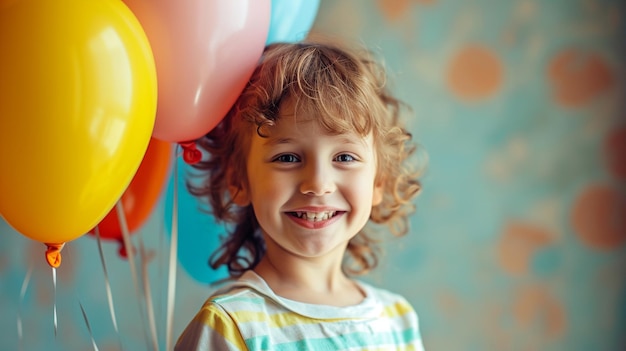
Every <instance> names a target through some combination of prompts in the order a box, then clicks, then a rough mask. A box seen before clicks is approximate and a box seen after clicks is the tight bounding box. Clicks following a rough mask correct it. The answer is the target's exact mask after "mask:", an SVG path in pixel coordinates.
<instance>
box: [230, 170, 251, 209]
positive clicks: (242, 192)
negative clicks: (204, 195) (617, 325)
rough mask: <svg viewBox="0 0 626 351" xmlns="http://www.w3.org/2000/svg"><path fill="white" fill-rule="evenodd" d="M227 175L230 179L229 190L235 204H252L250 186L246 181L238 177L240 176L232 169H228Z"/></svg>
mask: <svg viewBox="0 0 626 351" xmlns="http://www.w3.org/2000/svg"><path fill="white" fill-rule="evenodd" d="M226 176H227V177H228V178H227V179H229V180H230V181H229V182H228V183H229V184H228V192H229V194H230V198H231V199H233V202H234V203H235V205H237V206H240V207H245V206H248V205H249V204H250V195H249V194H248V190H247V189H248V187H246V184H244V183H245V182H243V181H241V180H240V179H237V178H239V177H237V176H236V175H235V172H234V171H233V170H232V169H229V170H228V172H227V173H226Z"/></svg>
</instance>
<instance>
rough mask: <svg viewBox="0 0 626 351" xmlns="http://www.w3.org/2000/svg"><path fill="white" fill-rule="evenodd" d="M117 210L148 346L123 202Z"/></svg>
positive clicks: (118, 204)
mask: <svg viewBox="0 0 626 351" xmlns="http://www.w3.org/2000/svg"><path fill="white" fill-rule="evenodd" d="M115 210H116V213H117V218H118V220H119V222H120V229H121V232H122V238H123V240H124V246H126V249H127V250H126V252H127V254H128V263H129V264H130V273H131V276H132V277H133V284H134V285H135V293H136V294H137V299H138V300H139V302H140V303H139V304H138V306H139V314H140V316H141V319H142V322H143V328H142V329H143V334H144V338H145V339H146V344H149V338H148V333H147V332H146V328H145V326H146V324H145V316H144V313H143V312H144V311H143V304H141V291H140V288H139V280H138V278H137V269H136V268H135V253H134V252H133V250H132V248H131V245H132V243H131V241H130V232H129V231H128V223H127V222H126V215H125V214H124V207H123V205H122V201H121V200H120V201H118V202H117V204H115Z"/></svg>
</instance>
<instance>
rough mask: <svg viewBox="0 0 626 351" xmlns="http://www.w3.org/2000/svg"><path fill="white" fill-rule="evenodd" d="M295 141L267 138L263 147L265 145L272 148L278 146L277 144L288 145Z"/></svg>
mask: <svg viewBox="0 0 626 351" xmlns="http://www.w3.org/2000/svg"><path fill="white" fill-rule="evenodd" d="M294 140H295V139H293V138H272V137H270V138H267V140H265V142H264V143H263V145H267V146H274V145H278V144H290V143H293V142H294Z"/></svg>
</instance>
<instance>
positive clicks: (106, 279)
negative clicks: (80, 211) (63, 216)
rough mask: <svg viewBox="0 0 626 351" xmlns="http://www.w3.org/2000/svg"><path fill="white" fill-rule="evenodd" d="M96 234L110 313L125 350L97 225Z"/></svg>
mask: <svg viewBox="0 0 626 351" xmlns="http://www.w3.org/2000/svg"><path fill="white" fill-rule="evenodd" d="M94 232H95V234H96V241H97V242H98V252H99V253H100V262H101V263H102V270H103V271H104V286H105V288H106V292H107V300H108V303H109V313H110V314H111V320H112V321H113V328H114V329H115V333H116V334H117V340H118V342H119V344H120V351H122V350H124V348H123V347H122V338H121V336H120V331H119V329H118V327H117V318H116V317H115V305H114V303H113V293H111V283H110V281H109V273H108V271H107V265H106V262H105V260H104V253H103V252H102V240H101V238H100V227H99V226H96V228H95V230H94Z"/></svg>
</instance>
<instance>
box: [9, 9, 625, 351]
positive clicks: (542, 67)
mask: <svg viewBox="0 0 626 351" xmlns="http://www.w3.org/2000/svg"><path fill="white" fill-rule="evenodd" d="M625 16H626V3H624V2H623V1H620V0H553V1H537V0H503V1H492V0H463V1H461V0H367V1H366V0H322V1H321V2H320V4H319V9H317V15H316V16H315V22H314V24H313V26H312V29H311V31H310V33H309V35H311V36H316V35H318V36H326V37H332V38H338V39H345V40H350V41H356V42H359V43H362V44H364V45H366V46H367V47H369V48H370V49H372V50H373V51H374V52H376V53H377V54H378V56H379V57H381V58H383V59H384V62H385V65H386V67H387V70H388V72H389V77H390V79H389V83H390V87H391V89H392V91H393V92H394V93H395V94H396V95H397V96H398V97H400V98H401V99H402V100H404V101H405V102H406V103H408V105H409V106H411V108H412V109H413V116H412V119H411V120H409V121H408V126H409V129H410V130H411V132H412V133H413V135H414V136H415V139H416V141H418V142H419V144H420V146H421V147H422V148H423V150H424V151H425V152H426V153H427V154H428V156H429V164H428V168H427V170H426V172H425V174H424V177H423V179H422V182H423V187H424V189H423V192H422V194H421V195H420V197H419V198H418V199H417V200H416V205H417V212H416V214H415V215H414V216H413V217H412V221H411V230H410V233H409V234H408V235H407V236H405V237H403V238H399V239H394V240H391V241H389V242H387V243H386V245H385V248H386V252H387V255H386V256H385V257H384V259H383V261H382V263H381V266H380V267H379V268H378V269H377V270H376V271H375V272H373V273H372V274H370V275H369V276H367V277H365V278H364V279H365V280H367V281H370V282H372V283H374V284H376V285H380V286H382V287H385V288H388V289H390V290H392V291H396V292H399V293H401V294H403V295H404V296H406V297H407V299H408V300H409V301H410V302H411V303H412V304H413V305H414V307H415V309H416V310H417V312H418V314H419V317H420V326H421V332H422V336H423V340H424V344H425V347H426V349H427V350H429V351H432V350H523V351H526V350H602V351H621V350H626V118H625V117H626V99H624V97H625V96H626V91H625V82H626V79H625V78H626V64H625V63H626V60H625V59H626V56H625V54H626V20H625ZM176 163H177V165H176V167H175V168H176V169H179V170H182V171H184V170H185V166H184V165H182V162H181V161H180V160H176ZM10 171H11V170H10V169H3V172H10ZM179 173H180V172H179ZM179 176H180V174H179ZM175 179H178V178H176V177H174V176H173V175H172V176H171V178H170V181H169V183H168V185H167V189H166V190H165V189H164V190H163V193H162V195H161V197H160V198H159V200H158V203H157V205H156V206H155V208H154V210H153V211H152V212H151V214H150V216H149V218H148V220H147V221H146V222H145V224H144V225H142V226H141V227H140V228H138V229H137V230H136V231H135V232H134V235H133V236H132V239H133V243H134V245H133V246H134V247H135V254H136V255H135V258H136V260H135V261H136V268H135V269H136V275H137V282H138V283H139V286H138V284H137V283H136V281H135V280H133V272H132V269H131V264H130V262H129V260H128V259H127V258H124V257H122V256H120V255H119V253H118V250H119V248H120V245H119V243H116V242H114V241H106V240H103V241H102V252H103V255H102V256H101V255H100V253H99V249H98V241H97V240H96V239H95V237H94V236H93V235H85V236H83V237H80V238H78V239H76V240H74V241H71V242H69V243H68V244H67V245H66V247H65V248H64V250H63V263H62V265H61V267H59V269H58V270H57V279H56V288H55V286H54V282H53V275H52V273H51V269H50V267H49V266H48V265H47V264H46V263H45V260H44V259H43V253H44V251H45V247H44V246H43V245H42V244H41V243H39V242H36V241H32V240H30V239H27V238H26V237H24V236H22V235H20V234H19V233H17V232H16V231H15V230H13V229H12V228H11V227H10V226H9V225H8V224H7V223H5V222H2V221H0V311H2V313H0V340H2V343H0V350H18V349H23V350H90V349H94V346H93V345H92V341H91V338H92V336H93V340H95V343H96V344H97V347H98V348H99V350H104V351H112V350H119V349H125V350H155V349H156V348H155V347H154V346H153V345H152V341H151V340H152V336H151V334H152V332H151V329H150V321H153V322H154V325H153V330H156V332H157V339H158V344H159V348H160V349H165V348H166V346H164V345H165V340H166V315H167V306H170V304H169V303H168V300H167V299H168V295H167V288H168V285H167V284H168V271H167V270H168V268H167V267H168V266H167V265H168V259H169V243H170V234H169V232H170V231H171V230H170V229H169V228H171V211H172V209H171V207H172V196H173V195H172V192H173V184H174V182H175ZM178 180H179V181H180V179H178ZM180 184H182V183H180ZM179 191H183V190H179ZM0 196H1V195H0ZM181 196H184V195H181ZM180 206H181V207H182V206H184V205H183V204H181V205H180ZM190 206H192V209H191V210H189V211H187V210H185V209H184V208H183V209H180V211H181V213H180V217H179V222H180V223H181V224H180V225H181V227H180V230H179V236H180V237H179V242H178V244H179V251H178V255H179V258H178V260H179V264H178V270H177V275H176V280H175V287H176V295H175V303H174V305H173V306H174V310H173V326H172V335H173V338H174V339H175V338H177V337H178V335H179V334H180V332H181V331H182V330H183V328H184V327H185V326H186V324H187V322H188V321H189V320H190V319H191V318H192V317H193V315H194V314H195V313H196V311H197V310H198V309H199V307H200V306H201V304H202V303H203V302H204V300H205V299H206V297H207V293H208V292H207V288H206V285H207V283H208V282H210V281H213V280H215V279H219V278H222V277H224V272H223V271H218V272H213V271H211V270H209V269H208V268H207V267H206V266H205V265H204V263H205V262H206V261H207V259H208V256H209V254H210V251H211V250H212V246H215V245H216V244H215V243H216V237H217V235H218V234H219V233H220V230H221V229H220V228H218V227H217V226H216V225H215V224H212V223H210V219H207V222H208V223H209V224H207V227H209V226H212V227H211V228H212V229H210V230H207V231H206V232H205V231H204V229H203V231H202V232H201V233H198V232H197V231H195V232H194V233H192V234H190V233H187V232H186V230H187V229H186V228H185V221H186V219H185V215H186V214H185V213H186V211H187V212H192V211H193V206H195V205H190ZM77 215H79V214H77ZM33 220H34V221H35V220H37V219H36V218H33ZM191 229H193V228H191ZM209 234H210V235H211V237H210V238H207V237H208V236H209ZM140 254H142V255H140ZM101 258H104V259H105V261H106V268H107V274H105V271H104V270H103V265H102V259H101ZM29 272H32V275H29ZM146 279H147V281H146ZM107 281H108V283H107ZM25 283H27V284H25ZM141 286H143V287H144V288H141ZM145 286H148V287H150V289H149V290H148V292H149V294H148V293H147V292H146V289H145ZM107 287H110V289H111V296H112V300H113V303H114V306H115V315H116V321H117V328H116V325H115V324H114V322H113V320H112V317H111V313H110V310H109V305H108V298H107V293H106V290H107ZM147 295H149V296H150V298H151V299H152V301H148V302H151V303H148V302H147V301H146V296H147ZM149 305H151V306H152V311H151V312H150V313H153V314H154V316H153V317H150V313H149V312H148V310H150V308H149V307H148V306H149ZM55 310H56V313H57V318H58V320H57V323H56V324H57V325H56V335H55V322H54V311H55ZM20 324H21V335H20V333H19V331H18V325H20ZM116 329H117V330H116Z"/></svg>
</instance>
